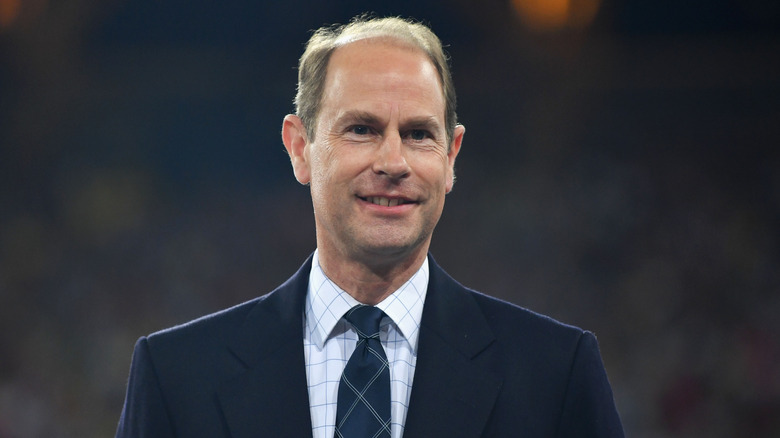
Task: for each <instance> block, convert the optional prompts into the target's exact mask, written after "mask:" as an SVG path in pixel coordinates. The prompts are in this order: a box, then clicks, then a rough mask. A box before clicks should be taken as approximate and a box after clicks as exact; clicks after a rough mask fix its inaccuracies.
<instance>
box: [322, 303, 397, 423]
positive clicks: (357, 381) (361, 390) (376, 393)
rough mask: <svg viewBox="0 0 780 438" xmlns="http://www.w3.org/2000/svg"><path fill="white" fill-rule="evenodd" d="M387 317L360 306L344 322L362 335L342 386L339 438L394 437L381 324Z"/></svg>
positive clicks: (375, 308)
mask: <svg viewBox="0 0 780 438" xmlns="http://www.w3.org/2000/svg"><path fill="white" fill-rule="evenodd" d="M384 315H385V313H384V312H383V311H382V310H381V309H379V308H377V307H373V306H364V305H358V306H355V307H353V308H352V309H350V310H349V311H348V312H347V314H346V315H344V318H345V319H346V320H347V321H349V322H350V323H351V324H352V326H353V327H355V330H356V331H357V333H358V342H357V346H356V348H355V352H354V353H352V356H351V357H350V358H349V361H348V362H347V366H346V367H345V368H344V373H343V374H342V375H341V381H340V382H339V394H338V406H337V408H336V433H335V437H336V438H371V437H389V436H390V368H389V366H388V363H387V356H386V355H385V350H384V349H383V348H382V344H381V343H380V341H379V322H380V321H381V320H382V317H383V316H384Z"/></svg>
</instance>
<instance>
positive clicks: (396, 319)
mask: <svg viewBox="0 0 780 438" xmlns="http://www.w3.org/2000/svg"><path fill="white" fill-rule="evenodd" d="M428 272H429V271H428V258H427V257H426V258H425V261H423V264H422V266H420V269H418V270H417V272H415V273H414V274H413V275H412V277H411V278H410V279H409V280H407V281H406V283H404V284H403V285H402V286H401V287H400V288H398V289H397V290H396V291H394V292H393V293H392V294H390V295H389V296H388V297H387V298H385V299H384V300H382V301H381V302H380V303H379V304H377V305H376V307H379V308H380V309H382V311H384V312H385V314H386V315H387V316H388V317H389V318H390V320H391V321H392V323H394V324H395V326H396V328H397V329H398V331H399V332H400V333H401V335H402V336H403V337H404V338H406V340H407V341H408V342H409V345H410V346H411V347H412V351H414V352H416V351H417V340H418V339H419V334H420V319H421V317H422V310H423V304H424V303H425V295H426V293H427V291H428V276H429V275H428ZM358 304H360V303H359V302H358V301H357V300H356V299H354V298H352V296H351V295H349V294H348V293H347V292H346V291H344V290H343V289H341V288H340V287H338V286H337V285H336V283H334V282H332V281H331V280H330V279H329V278H328V277H327V276H326V275H325V272H323V271H322V267H321V266H320V262H319V257H318V255H317V251H316V250H315V251H314V256H313V257H312V264H311V272H310V273H309V290H308V294H307V295H306V315H305V318H306V327H307V329H308V331H309V335H310V336H311V340H312V342H314V344H316V345H317V348H320V349H322V348H323V347H324V345H325V341H326V340H327V339H328V337H330V335H331V333H332V332H333V329H334V328H335V327H336V325H337V324H338V322H339V320H341V317H342V316H344V314H345V313H347V311H348V310H349V309H351V308H352V307H354V306H356V305H358ZM388 322H389V321H387V318H385V319H384V320H383V321H382V324H386V323H388Z"/></svg>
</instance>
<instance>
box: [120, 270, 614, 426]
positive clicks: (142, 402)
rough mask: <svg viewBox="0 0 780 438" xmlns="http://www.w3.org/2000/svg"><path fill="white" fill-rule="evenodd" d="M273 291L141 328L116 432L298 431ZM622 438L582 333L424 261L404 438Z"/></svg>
mask: <svg viewBox="0 0 780 438" xmlns="http://www.w3.org/2000/svg"><path fill="white" fill-rule="evenodd" d="M310 269H311V258H310V259H309V260H308V261H307V262H306V263H304V265H303V266H302V267H301V268H300V270H298V272H297V273H296V274H295V275H293V277H292V278H290V279H289V280H288V281H287V282H285V283H284V284H282V285H281V286H280V287H279V288H277V289H276V290H274V291H273V292H271V293H269V294H268V295H265V296H262V297H260V298H257V299H255V300H252V301H249V302H247V303H244V304H241V305H238V306H236V307H233V308H231V309H228V310H224V311H222V312H219V313H216V314H213V315H209V316H206V317H203V318H200V319H198V320H195V321H193V322H190V323H187V324H184V325H181V326H178V327H174V328H171V329H168V330H165V331H162V332H159V333H155V334H152V335H150V336H148V337H143V338H141V339H140V340H139V341H138V343H137V344H136V346H135V352H134V353H133V360H132V365H131V369H130V378H129V381H128V387H127V396H126V399H125V405H124V409H123V412H122V416H121V419H120V421H119V428H118V430H117V434H116V436H117V437H123V438H125V437H127V438H129V437H133V438H139V437H186V438H191V437H210V438H215V437H231V438H248V437H266V436H268V437H296V438H300V437H305V436H311V417H310V412H309V400H308V390H307V386H306V372H305V369H304V353H303V319H302V318H303V309H304V301H305V297H306V292H307V288H308V278H309V271H310ZM479 436H491V437H519V436H522V437H529V438H530V437H545V438H550V437H622V436H623V430H622V426H621V423H620V418H619V416H618V413H617V411H616V409H615V404H614V401H613V397H612V390H611V388H610V385H609V382H608V381H607V376H606V373H605V371H604V366H603V364H602V361H601V356H600V353H599V350H598V345H597V343H596V338H595V337H594V336H593V334H592V333H590V332H587V331H583V330H580V329H578V328H575V327H571V326H568V325H564V324H561V323H559V322H557V321H554V320H552V319H550V318H547V317H545V316H542V315H538V314H536V313H533V312H531V311H528V310H526V309H523V308H521V307H517V306H514V305H512V304H509V303H506V302H503V301H500V300H497V299H495V298H491V297H488V296H485V295H482V294H480V293H478V292H475V291H472V290H469V289H466V288H465V287H463V286H461V285H460V284H459V283H457V282H456V281H455V280H453V279H452V278H451V277H450V276H449V275H447V274H446V273H445V272H444V271H443V270H442V269H441V268H440V267H438V266H437V265H436V263H435V262H434V261H433V259H432V258H431V259H430V280H429V284H428V293H427V297H426V300H425V307H424V310H423V316H422V322H421V329H420V338H419V346H418V358H417V367H416V370H415V377H414V386H413V389H412V394H411V400H410V404H409V412H408V414H407V418H406V428H405V432H404V437H405V438H415V437H479Z"/></svg>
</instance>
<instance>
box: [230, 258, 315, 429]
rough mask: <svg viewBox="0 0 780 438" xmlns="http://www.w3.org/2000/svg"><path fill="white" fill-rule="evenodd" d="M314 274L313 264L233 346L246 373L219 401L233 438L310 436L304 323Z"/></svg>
mask: <svg viewBox="0 0 780 438" xmlns="http://www.w3.org/2000/svg"><path fill="white" fill-rule="evenodd" d="M310 270H311V258H309V260H307V262H306V263H304V265H303V266H302V267H301V268H300V269H299V270H298V272H297V273H296V274H295V275H294V276H293V277H291V278H290V279H289V280H288V281H287V282H286V283H284V284H283V285H281V286H280V287H279V288H278V289H276V290H275V291H274V292H272V293H270V294H269V295H267V296H266V297H265V298H264V299H261V300H260V301H259V302H258V303H257V304H256V305H255V307H254V308H253V309H252V311H251V312H250V313H249V314H248V316H247V318H246V320H245V322H244V324H243V325H242V326H241V328H240V329H239V330H238V333H237V334H236V336H234V337H233V339H232V341H231V344H230V351H231V352H232V353H233V354H234V355H235V357H236V358H237V359H238V360H239V361H241V362H242V363H243V364H244V366H245V367H246V371H245V372H244V373H243V374H240V375H238V376H236V377H235V378H233V379H231V380H229V381H227V382H225V383H224V384H223V385H222V387H221V388H220V390H219V392H218V398H219V402H220V403H221V405H222V409H223V412H224V415H225V421H226V423H227V425H228V429H229V430H230V435H231V436H232V437H234V438H244V437H256V436H259V435H266V434H268V435H273V436H294V437H301V436H311V415H310V411H309V394H308V389H307V385H306V370H305V365H304V353H303V320H302V314H303V308H304V302H305V297H306V291H307V288H308V280H309V271H310Z"/></svg>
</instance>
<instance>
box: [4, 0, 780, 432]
mask: <svg viewBox="0 0 780 438" xmlns="http://www.w3.org/2000/svg"><path fill="white" fill-rule="evenodd" d="M17 3H18V4H21V3H19V2H13V1H9V0H0V6H4V5H5V7H6V9H3V8H0V437H2V438H26V437H31V438H34V437H36V438H37V437H53V438H57V437H102V436H110V435H112V434H113V430H114V428H115V426H116V422H117V420H118V415H119V413H120V410H121V405H122V401H123V397H124V389H125V382H126V378H127V372H128V369H129V364H130V355H131V353H132V349H133V344H134V342H135V340H136V339H137V338H138V337H139V336H142V335H145V334H148V333H151V332H153V331H156V330H160V329H163V328H165V327H169V326H171V325H174V324H179V323H183V322H185V321H187V320H189V319H192V318H194V317H197V316H200V315H203V314H206V313H209V312H213V311H216V310H219V309H222V308H225V307H228V306H232V305H234V304H238V303H240V302H242V301H245V300H248V299H251V298H254V297H256V296H258V295H261V294H264V293H266V292H268V291H270V290H272V289H273V288H274V287H275V286H276V285H278V284H280V283H281V282H282V281H284V280H285V279H286V278H287V277H288V276H289V275H291V274H292V273H293V272H294V271H295V269H297V267H298V265H299V264H300V263H302V262H303V260H304V259H305V257H307V256H308V254H309V253H310V252H311V251H313V249H314V230H313V228H314V226H313V217H312V213H311V204H310V199H309V197H308V193H307V189H306V188H305V187H302V186H300V185H298V184H297V183H296V182H295V180H294V179H293V177H292V174H291V172H290V168H289V161H288V159H287V157H286V156H285V153H284V150H283V148H282V145H281V140H280V138H279V134H278V133H279V130H280V127H281V120H282V117H283V116H284V114H286V113H287V112H290V111H292V105H291V100H292V97H293V94H294V89H295V80H296V76H295V69H294V68H295V64H296V59H297V57H298V56H299V54H300V50H301V48H302V44H303V42H304V41H305V40H306V38H307V37H308V33H307V32H308V31H309V30H310V29H313V28H316V27H318V26H320V25H321V24H323V23H326V22H337V21H341V22H343V21H344V20H347V19H348V18H349V17H350V16H352V15H354V14H355V13H356V12H358V11H360V10H362V8H363V7H364V6H363V5H360V4H357V3H358V2H353V3H355V4H352V3H350V2H346V3H345V4H346V6H342V8H341V9H338V8H333V9H332V10H331V9H327V8H325V7H323V6H317V7H312V8H311V9H310V10H309V11H308V13H306V14H303V15H301V16H299V17H298V21H297V22H295V23H294V24H290V23H287V24H283V23H281V22H280V20H277V19H276V17H278V16H280V15H281V14H283V13H287V12H291V11H293V10H296V6H298V7H300V6H301V5H300V4H299V3H301V2H295V1H293V2H288V3H287V4H286V6H283V5H276V6H269V5H254V4H253V3H251V2H238V4H239V5H240V6H237V7H236V8H237V9H236V10H220V11H207V10H202V11H196V10H193V9H190V8H188V7H185V6H183V5H184V3H183V2H179V4H177V2H171V3H172V4H173V5H175V6H172V5H167V6H166V5H155V6H150V5H145V6H138V5H133V2H124V1H121V0H112V1H110V2H90V1H86V0H82V1H76V2H61V3H58V2H46V1H42V0H40V1H35V2H30V3H29V4H31V5H32V4H34V5H37V6H36V8H37V9H35V8H33V9H35V10H34V11H33V12H30V11H27V12H25V14H26V15H25V14H20V15H19V17H20V18H18V20H17V21H16V22H13V23H11V22H10V21H8V20H7V18H8V15H7V14H8V11H10V10H11V9H9V8H11V7H13V5H14V4H17ZM64 3H68V4H67V5H66V4H64ZM98 3H100V4H98ZM195 3H196V4H198V5H200V6H204V7H205V3H206V2H195ZM411 3H412V2H400V3H399V4H398V5H396V6H395V8H396V9H389V8H390V6H381V7H380V6H377V8H374V10H377V9H378V11H377V12H379V13H383V12H385V13H394V14H401V15H414V16H418V17H419V18H421V19H423V20H426V21H427V22H428V23H429V24H430V25H431V26H432V28H433V29H434V31H436V32H437V33H438V34H439V35H440V36H441V37H442V39H443V40H444V42H445V43H447V44H449V45H450V47H449V50H450V53H451V55H452V60H453V73H454V78H455V83H456V87H457V89H458V98H459V117H460V119H461V121H462V122H463V123H464V124H465V125H466V128H467V130H466V137H465V140H464V147H463V151H462V153H461V155H460V157H459V159H458V163H456V169H457V171H456V172H457V177H458V182H457V183H456V185H455V190H454V191H453V193H452V194H451V195H449V197H448V198H447V205H446V206H445V212H444V215H443V218H442V221H441V223H440V224H439V227H438V229H437V231H436V232H435V233H434V241H433V244H432V253H433V256H434V257H435V258H436V259H437V261H438V262H440V264H441V265H442V266H443V267H444V268H445V270H447V271H448V272H449V273H451V274H452V275H453V276H454V277H455V278H457V279H458V280H460V281H461V282H462V283H464V284H465V285H467V286H470V287H473V288H475V289H478V290H481V291H483V292H485V293H488V294H490V295H494V296H497V297H500V298H502V299H505V300H508V301H511V302H514V303H517V304H519V305H522V306H525V307H529V308H531V309H533V310H536V311H539V312H542V313H546V314H548V315H551V316H553V317H555V318H557V319H561V320H563V321H566V322H569V323H572V324H575V325H578V326H581V327H584V328H587V329H589V330H592V331H594V332H595V333H596V335H597V337H598V339H599V342H600V345H601V349H602V355H603V357H604V361H605V365H606V368H607V371H608V373H609V376H610V380H611V381H612V385H613V389H614V390H615V396H616V401H617V405H618V409H619V411H620V412H621V415H622V417H623V421H624V425H625V428H626V433H627V436H632V437H637V438H650V437H653V438H655V437H688V436H708V437H716V438H717V437H734V436H780V367H778V363H780V318H778V317H777V315H778V314H780V251H779V250H778V248H780V226H778V224H780V153H779V152H778V147H777V146H778V144H780V61H778V60H777V56H776V54H777V53H778V50H779V49H780V34H778V33H777V32H776V31H774V30H772V29H773V25H775V24H778V23H780V11H779V10H778V8H777V7H771V6H766V7H764V6H759V2H746V3H744V4H746V5H752V9H749V8H747V7H743V6H740V7H741V8H743V9H739V8H738V7H737V6H736V4H737V3H735V2H729V1H725V0H720V1H715V2H712V4H711V5H709V7H710V8H714V9H709V10H708V11H709V12H708V13H709V15H707V14H702V15H693V14H691V16H690V17H688V16H685V15H683V16H680V15H679V14H680V12H678V15H672V16H671V17H667V16H665V15H664V14H662V13H660V12H656V13H655V14H649V15H642V14H641V13H640V12H641V11H642V10H643V9H642V8H643V7H644V8H649V7H650V6H648V5H652V4H653V3H652V2H643V1H639V0H637V1H634V2H626V4H633V5H634V8H633V9H632V8H631V7H628V6H625V5H623V4H622V3H619V2H614V1H613V2H604V3H603V4H602V5H601V10H600V11H599V15H597V16H596V18H595V21H594V22H593V23H592V24H591V25H590V26H591V27H590V28H589V29H581V28H580V29H569V30H566V31H562V32H559V33H554V32H548V33H538V32H539V31H538V29H535V30H529V29H528V28H524V27H523V21H522V20H520V19H518V16H517V15H516V13H515V12H516V11H520V12H523V11H525V10H524V9H522V8H516V9H512V8H511V6H510V4H513V5H517V4H519V3H523V2H497V3H496V4H495V5H493V4H492V3H491V4H490V5H488V6H482V7H480V8H476V7H474V6H473V5H470V3H469V2H465V1H456V2H454V3H453V5H454V6H453V7H451V8H449V7H448V8H446V11H444V9H445V8H443V7H442V6H440V5H437V4H436V2H433V1H427V2H422V3H421V4H420V3H417V4H415V5H412V4H411ZM596 3H598V2H596ZM694 3H697V4H702V5H703V2H694ZM8 5H10V6H8ZM188 5H189V3H188ZM659 7H660V6H659ZM274 8H276V9H274ZM382 8H384V9H382ZM689 8H690V7H689ZM761 8H764V9H761ZM385 9H386V11H385ZM683 9H684V10H689V9H685V8H683ZM2 11H5V12H2ZM713 11H714V12H713ZM735 11H736V12H739V11H742V14H743V15H741V16H740V15H738V14H737V15H736V16H737V17H742V18H734V14H736V12H735ZM745 11H747V12H745ZM756 11H759V12H761V13H760V14H759V13H758V12H756ZM748 12H750V13H748ZM4 14H6V15H4ZM718 14H721V15H718ZM729 14H730V15H729ZM751 14H752V15H751ZM726 16H729V17H730V18H729V19H727V18H724V17H726ZM637 17H649V18H646V20H647V21H642V20H641V19H640V18H637ZM708 17H709V18H708ZM713 17H714V18H713ZM686 19H690V21H686ZM697 19H698V20H699V21H696V20H697ZM653 20H658V22H657V23H656V22H654V21H653ZM707 20H710V22H711V23H714V24H711V25H709V26H708V25H706V23H707ZM702 22H704V23H705V24H701V23H702ZM258 23H261V24H258ZM686 23H692V24H690V25H689V26H686ZM637 29H638V30H637ZM519 335H520V336H521V335H522V334H519Z"/></svg>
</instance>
